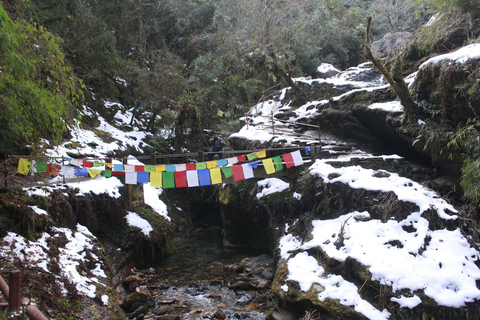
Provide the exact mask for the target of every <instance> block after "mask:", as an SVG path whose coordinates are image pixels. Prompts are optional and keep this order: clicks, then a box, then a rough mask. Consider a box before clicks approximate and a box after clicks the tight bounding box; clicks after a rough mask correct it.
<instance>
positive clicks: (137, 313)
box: [128, 306, 148, 319]
mask: <svg viewBox="0 0 480 320" xmlns="http://www.w3.org/2000/svg"><path fill="white" fill-rule="evenodd" d="M147 309H148V308H147V307H146V306H140V307H138V308H137V309H136V310H135V311H134V312H132V313H131V314H130V315H129V316H128V318H129V319H134V318H137V319H139V316H140V315H141V314H143V313H145V312H146V311H147Z"/></svg>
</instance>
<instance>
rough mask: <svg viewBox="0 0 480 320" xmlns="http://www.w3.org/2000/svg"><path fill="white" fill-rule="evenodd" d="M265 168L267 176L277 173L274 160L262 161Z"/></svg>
mask: <svg viewBox="0 0 480 320" xmlns="http://www.w3.org/2000/svg"><path fill="white" fill-rule="evenodd" d="M262 162H263V167H264V168H265V172H266V173H267V174H272V173H275V166H274V165H273V160H272V158H269V159H264V160H262Z"/></svg>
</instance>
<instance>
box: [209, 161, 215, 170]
mask: <svg viewBox="0 0 480 320" xmlns="http://www.w3.org/2000/svg"><path fill="white" fill-rule="evenodd" d="M216 166H217V160H212V161H207V169H212V168H215V167H216Z"/></svg>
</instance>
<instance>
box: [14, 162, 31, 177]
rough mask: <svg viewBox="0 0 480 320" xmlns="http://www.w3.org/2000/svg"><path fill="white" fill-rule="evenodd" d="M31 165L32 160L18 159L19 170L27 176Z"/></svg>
mask: <svg viewBox="0 0 480 320" xmlns="http://www.w3.org/2000/svg"><path fill="white" fill-rule="evenodd" d="M31 166H32V161H31V160H28V159H24V158H21V159H20V161H18V168H17V172H18V173H20V174H23V175H24V176H26V175H27V174H28V172H29V171H30V167H31Z"/></svg>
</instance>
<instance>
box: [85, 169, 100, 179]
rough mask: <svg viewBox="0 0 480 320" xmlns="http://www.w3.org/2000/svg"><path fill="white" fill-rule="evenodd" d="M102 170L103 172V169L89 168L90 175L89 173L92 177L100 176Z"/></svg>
mask: <svg viewBox="0 0 480 320" xmlns="http://www.w3.org/2000/svg"><path fill="white" fill-rule="evenodd" d="M101 172H102V171H101V170H96V169H88V175H89V176H90V177H91V178H95V177H96V176H98V175H99V174H100V173H101Z"/></svg>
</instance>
